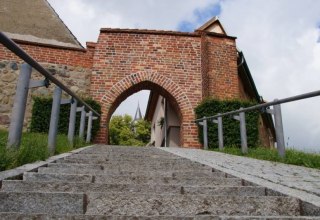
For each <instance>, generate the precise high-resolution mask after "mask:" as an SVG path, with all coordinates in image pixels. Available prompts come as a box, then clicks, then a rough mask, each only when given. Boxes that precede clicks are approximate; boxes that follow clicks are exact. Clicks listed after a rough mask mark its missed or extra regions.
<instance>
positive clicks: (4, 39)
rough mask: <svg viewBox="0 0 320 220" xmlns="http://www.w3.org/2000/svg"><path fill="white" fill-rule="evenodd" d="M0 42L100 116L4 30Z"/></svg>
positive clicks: (0, 35)
mask: <svg viewBox="0 0 320 220" xmlns="http://www.w3.org/2000/svg"><path fill="white" fill-rule="evenodd" d="M0 43H2V44H3V45H4V46H5V47H6V48H8V49H9V50H10V51H12V52H13V53H14V54H15V55H17V56H18V57H20V58H21V59H22V60H24V61H25V62H26V63H28V64H29V65H30V66H32V67H33V68H34V69H36V70H37V71H38V72H39V73H40V74H42V75H43V76H45V77H46V79H48V80H49V81H51V82H52V83H54V84H55V85H57V86H58V87H60V88H61V89H62V90H63V91H65V92H66V93H68V94H69V95H70V96H72V97H73V98H75V99H76V100H77V101H78V102H79V103H81V104H82V105H84V106H85V107H86V108H87V109H88V110H90V111H92V112H93V113H94V114H95V115H96V116H100V114H99V113H98V112H96V111H95V110H94V109H93V108H92V107H91V106H90V105H89V104H87V103H86V102H85V101H83V100H82V99H81V98H80V97H79V96H77V95H76V94H75V93H74V92H72V91H71V90H70V89H69V88H68V87H66V86H65V85H64V84H63V83H62V82H60V81H59V80H58V79H57V78H55V77H54V76H52V75H51V74H50V72H49V71H47V70H46V69H45V68H43V67H42V66H41V65H40V64H39V63H38V62H37V61H35V60H34V59H33V58H32V57H31V56H29V55H28V54H27V53H26V52H25V51H24V50H23V49H22V48H20V47H19V46H18V45H17V44H16V43H15V42H13V41H12V40H11V39H10V38H8V37H7V36H6V35H5V34H4V33H3V32H0Z"/></svg>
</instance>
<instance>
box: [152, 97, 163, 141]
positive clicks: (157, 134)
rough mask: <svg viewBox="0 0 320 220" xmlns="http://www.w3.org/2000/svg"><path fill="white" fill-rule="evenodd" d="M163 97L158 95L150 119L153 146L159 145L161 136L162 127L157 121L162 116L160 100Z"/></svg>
mask: <svg viewBox="0 0 320 220" xmlns="http://www.w3.org/2000/svg"><path fill="white" fill-rule="evenodd" d="M162 99H163V97H161V96H159V98H158V101H157V105H156V108H155V112H154V114H153V117H152V121H151V142H153V141H154V146H155V147H160V146H161V142H162V137H163V129H162V128H161V126H160V125H159V121H160V119H161V118H162V117H164V102H163V101H162Z"/></svg>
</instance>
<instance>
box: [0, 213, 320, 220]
mask: <svg viewBox="0 0 320 220" xmlns="http://www.w3.org/2000/svg"><path fill="white" fill-rule="evenodd" d="M0 219H2V220H31V219H32V220H49V219H50V220H62V219H64V220H319V217H308V216H301V217H300V216H263V217H261V216H213V215H210V216H209V215H200V216H194V217H192V216H183V217H182V216H151V217H150V216H117V215H113V216H110V215H47V214H20V213H12V212H11V213H0Z"/></svg>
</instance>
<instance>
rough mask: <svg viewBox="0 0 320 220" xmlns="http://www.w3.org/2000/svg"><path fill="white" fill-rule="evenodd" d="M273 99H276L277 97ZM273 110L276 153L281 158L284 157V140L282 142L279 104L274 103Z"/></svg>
mask: <svg viewBox="0 0 320 220" xmlns="http://www.w3.org/2000/svg"><path fill="white" fill-rule="evenodd" d="M275 101H277V99H276V100H275ZM273 111H274V124H275V130H276V138H277V149H278V154H279V156H280V157H282V158H283V157H285V154H286V149H285V142H284V134H283V124H282V114H281V106H280V104H278V105H274V106H273Z"/></svg>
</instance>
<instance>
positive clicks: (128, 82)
mask: <svg viewBox="0 0 320 220" xmlns="http://www.w3.org/2000/svg"><path fill="white" fill-rule="evenodd" d="M212 27H215V29H214V30H212ZM217 32H218V33H217ZM237 61H238V52H237V49H236V44H235V37H230V36H227V35H226V33H225V32H224V30H223V28H222V26H221V24H220V22H219V21H218V20H217V19H212V20H210V21H209V23H207V24H206V26H203V27H201V28H200V29H198V30H197V31H196V32H194V33H185V32H172V31H153V30H135V29H134V30H133V29H101V31H100V36H99V39H98V42H97V43H96V44H95V45H94V55H93V72H92V74H91V88H90V93H91V96H92V97H93V98H94V99H95V100H97V101H99V102H100V103H101V104H102V118H101V130H100V132H99V134H98V137H97V139H96V141H97V142H102V143H105V142H107V141H108V123H109V120H110V117H111V115H112V113H113V112H114V111H115V109H116V108H117V107H118V105H119V104H120V103H121V102H122V101H123V100H124V99H125V98H127V97H128V96H130V95H131V94H133V93H135V92H137V91H139V90H142V89H150V90H151V91H153V92H156V93H158V94H160V95H161V96H164V97H166V98H167V99H169V101H170V102H171V103H172V105H173V106H174V108H175V111H176V112H177V113H178V115H179V118H180V122H181V124H180V128H181V129H180V137H181V140H180V143H181V145H182V146H183V147H200V144H199V141H198V137H197V126H196V124H195V123H194V120H195V114H194V108H195V107H196V106H197V105H198V104H199V103H200V102H201V101H202V100H203V98H205V97H208V96H214V97H216V98H222V99H228V98H241V97H242V95H241V85H240V84H241V83H242V82H241V79H240V77H239V75H238V68H237Z"/></svg>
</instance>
